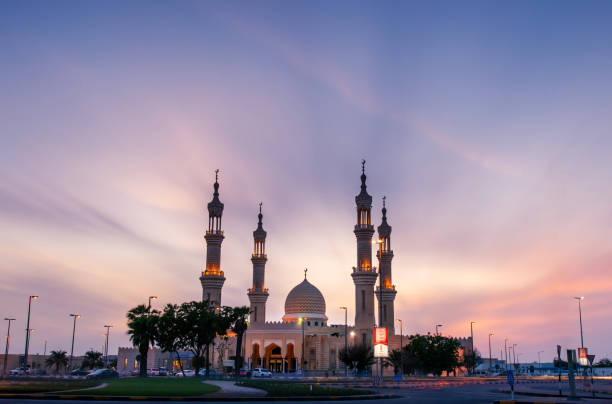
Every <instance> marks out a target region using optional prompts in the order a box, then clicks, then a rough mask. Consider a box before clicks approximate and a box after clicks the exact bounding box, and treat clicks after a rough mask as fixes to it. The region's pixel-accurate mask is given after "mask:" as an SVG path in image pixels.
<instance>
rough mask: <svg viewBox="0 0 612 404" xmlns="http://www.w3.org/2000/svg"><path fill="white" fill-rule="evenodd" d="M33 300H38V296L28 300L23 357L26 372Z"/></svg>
mask: <svg viewBox="0 0 612 404" xmlns="http://www.w3.org/2000/svg"><path fill="white" fill-rule="evenodd" d="M32 299H34V300H36V299H38V296H30V298H29V299H28V321H27V323H26V342H25V353H24V355H23V370H24V372H25V371H26V370H27V369H28V349H29V348H30V311H31V310H30V309H31V308H32Z"/></svg>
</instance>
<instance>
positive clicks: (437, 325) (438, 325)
mask: <svg viewBox="0 0 612 404" xmlns="http://www.w3.org/2000/svg"><path fill="white" fill-rule="evenodd" d="M443 325H444V324H436V335H440V333H439V332H438V327H442V326H443Z"/></svg>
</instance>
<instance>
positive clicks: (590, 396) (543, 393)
mask: <svg viewBox="0 0 612 404" xmlns="http://www.w3.org/2000/svg"><path fill="white" fill-rule="evenodd" d="M499 392H500V393H506V394H510V391H509V390H499ZM514 394H517V395H520V396H531V397H551V398H552V397H555V398H563V397H565V398H568V395H567V394H563V395H562V396H559V394H557V393H545V392H542V393H538V392H535V391H516V390H515V391H514ZM576 398H578V399H580V398H590V399H591V400H609V399H610V398H609V397H593V396H592V395H579V394H576ZM502 402H508V403H513V402H514V401H512V400H510V401H503V400H502ZM520 402H521V403H522V402H524V401H520ZM564 402H565V401H564Z"/></svg>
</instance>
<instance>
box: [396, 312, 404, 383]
mask: <svg viewBox="0 0 612 404" xmlns="http://www.w3.org/2000/svg"><path fill="white" fill-rule="evenodd" d="M397 321H398V322H399V323H400V364H401V366H402V376H403V375H404V354H403V353H402V348H403V347H404V340H403V338H404V323H403V322H402V320H401V319H399V318H398V319H397Z"/></svg>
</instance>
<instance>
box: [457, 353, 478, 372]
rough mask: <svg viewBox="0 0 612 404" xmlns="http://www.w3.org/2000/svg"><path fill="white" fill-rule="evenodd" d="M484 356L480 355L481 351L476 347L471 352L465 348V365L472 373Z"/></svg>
mask: <svg viewBox="0 0 612 404" xmlns="http://www.w3.org/2000/svg"><path fill="white" fill-rule="evenodd" d="M481 361H482V358H481V357H480V352H478V350H477V349H474V352H470V351H469V350H464V351H463V363H462V364H463V366H465V368H466V369H468V371H469V372H470V373H474V370H475V369H476V365H478V364H479V363H481Z"/></svg>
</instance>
